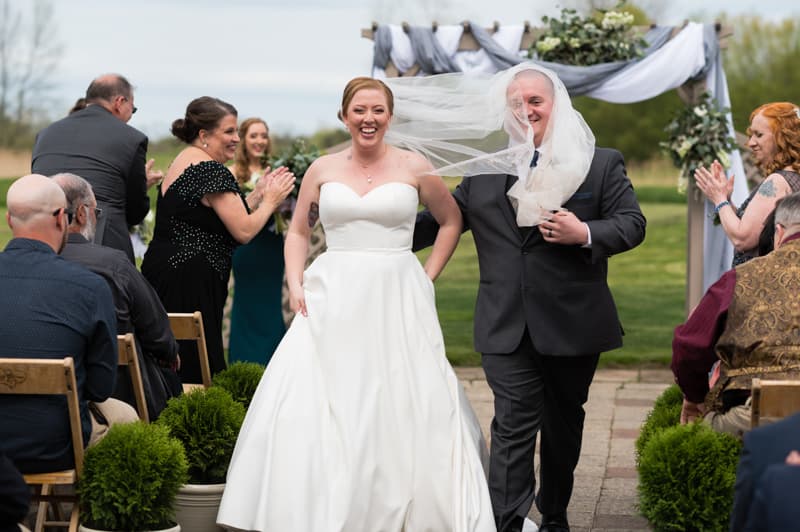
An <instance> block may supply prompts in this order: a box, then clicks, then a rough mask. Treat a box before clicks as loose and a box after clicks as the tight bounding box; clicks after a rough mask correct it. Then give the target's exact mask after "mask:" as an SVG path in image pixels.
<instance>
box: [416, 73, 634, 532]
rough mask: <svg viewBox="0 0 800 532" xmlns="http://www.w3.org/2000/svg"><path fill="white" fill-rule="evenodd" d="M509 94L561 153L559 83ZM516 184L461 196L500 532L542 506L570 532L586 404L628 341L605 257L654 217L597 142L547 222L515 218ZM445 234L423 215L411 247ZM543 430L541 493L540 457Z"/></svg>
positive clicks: (467, 190) (629, 244) (618, 161)
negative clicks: (488, 394) (574, 186)
mask: <svg viewBox="0 0 800 532" xmlns="http://www.w3.org/2000/svg"><path fill="white" fill-rule="evenodd" d="M512 92H513V94H514V95H515V102H517V106H519V101H521V102H522V104H521V108H520V110H519V111H518V112H519V113H524V115H525V117H524V119H526V120H527V122H528V123H529V124H530V126H531V128H532V129H533V142H534V145H535V146H537V147H539V149H540V152H542V151H544V155H545V156H546V155H547V153H546V152H547V150H553V152H557V150H559V149H560V147H559V146H558V145H553V144H554V142H550V139H549V138H546V136H545V133H546V131H548V124H549V123H551V122H555V121H558V120H559V119H560V117H559V116H557V115H556V114H555V113H554V112H553V111H554V105H553V103H554V98H555V90H554V85H553V81H552V80H551V78H549V77H548V76H547V75H545V74H544V73H543V72H540V71H538V70H535V69H528V70H521V71H520V72H518V73H517V74H516V76H515V77H514V78H513V79H512V81H511V83H510V84H509V86H508V89H507V93H506V95H507V97H509V98H510V96H511V94H512ZM563 94H564V95H565V96H563V97H562V98H563V99H564V100H566V102H565V103H566V105H565V103H564V102H562V103H560V105H558V106H556V107H555V108H556V109H560V111H559V112H561V113H575V111H574V110H573V109H572V106H571V105H570V104H569V98H568V97H567V96H566V92H565V91H563ZM509 103H510V102H509ZM543 140H544V141H545V143H544V146H543ZM588 149H589V150H591V149H592V148H591V146H590V147H589V148H588ZM540 152H537V153H536V155H535V156H534V160H533V162H532V163H531V166H534V165H535V164H536V160H537V159H539V158H540V157H539V156H540V155H542V153H540ZM588 156H589V157H591V153H589V154H588ZM587 160H588V159H587ZM517 179H518V178H517V176H512V175H480V176H473V177H466V178H464V179H463V181H462V182H461V184H460V185H459V186H458V187H457V188H456V190H455V192H454V196H455V199H456V201H457V202H458V205H459V207H460V208H461V212H462V214H463V218H464V230H465V231H466V230H472V234H473V237H474V240H475V247H476V249H477V253H478V263H479V266H480V285H479V289H478V297H477V302H476V305H475V321H474V342H475V350H476V351H479V352H480V353H482V365H483V369H484V371H485V373H486V378H487V381H488V383H489V386H490V387H491V388H492V391H493V392H494V398H495V402H494V407H495V417H494V419H493V421H492V426H491V438H492V439H491V458H490V466H489V490H490V493H491V499H492V506H493V509H494V514H495V520H496V522H497V529H498V532H512V531H520V530H522V525H523V521H524V517H525V516H526V515H527V514H528V511H529V510H530V507H531V504H533V503H534V502H535V503H536V506H537V508H538V510H539V511H540V512H541V514H542V523H541V527H540V530H541V531H542V532H548V531H551V532H552V531H568V530H569V524H568V522H567V506H568V505H569V500H570V496H571V494H572V486H573V472H574V470H575V467H576V465H577V463H578V457H579V455H580V448H581V438H582V433H583V421H584V416H585V413H584V410H583V404H584V403H585V402H586V399H587V396H588V393H589V385H590V384H591V382H592V378H593V376H594V372H595V369H596V367H597V361H598V359H599V356H600V353H601V352H603V351H608V350H611V349H615V348H617V347H620V346H621V345H622V327H621V325H620V322H619V319H618V317H617V310H616V307H615V305H614V300H613V298H612V296H611V292H610V290H609V288H608V285H607V281H606V275H607V271H608V257H609V256H611V255H614V254H616V253H621V252H623V251H627V250H629V249H631V248H633V247H635V246H637V245H638V244H639V243H641V242H642V240H643V239H644V234H645V223H646V222H645V218H644V216H643V215H642V212H641V210H640V209H639V205H638V203H637V201H636V196H635V194H634V192H633V188H632V186H631V183H630V181H629V180H628V178H627V176H626V174H625V166H624V161H623V158H622V155H621V154H620V153H619V152H618V151H615V150H611V149H605V148H595V149H594V156H593V158H592V159H591V165H590V167H589V170H588V174H587V175H586V178H585V180H584V181H583V183H582V184H581V185H580V187H579V188H578V190H577V191H576V192H575V194H574V195H572V196H571V197H570V198H569V199H567V201H566V202H564V203H563V206H562V207H563V208H562V209H561V210H560V211H557V212H553V213H551V214H548V215H547V218H546V219H545V221H543V222H541V223H539V224H538V225H534V226H529V227H520V226H519V225H518V223H517V217H516V215H515V208H514V206H512V203H511V202H510V201H509V199H508V197H507V195H506V193H507V192H508V190H509V189H510V188H511V187H512V186H513V185H514V183H515V182H517ZM520 208H523V207H520ZM437 229H438V228H437V226H436V222H435V220H434V219H433V217H432V216H430V213H428V212H427V211H425V212H423V213H421V214H420V215H419V216H418V218H417V225H416V228H415V233H414V249H420V248H423V247H427V246H429V245H431V244H432V242H433V240H434V239H435V236H436V231H437ZM540 432H541V438H542V440H541V468H540V480H539V481H540V486H539V491H538V493H536V491H535V484H536V479H535V477H534V465H533V455H534V449H535V446H536V437H537V434H539V433H540ZM534 495H535V496H534Z"/></svg>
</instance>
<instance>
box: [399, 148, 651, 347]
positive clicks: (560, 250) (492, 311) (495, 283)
mask: <svg viewBox="0 0 800 532" xmlns="http://www.w3.org/2000/svg"><path fill="white" fill-rule="evenodd" d="M507 177H508V176H504V175H482V176H472V177H466V178H464V180H463V181H462V182H461V184H460V185H459V186H458V187H457V188H456V191H455V192H454V196H455V199H456V201H457V203H458V205H459V207H460V208H461V213H462V215H463V218H464V230H468V229H469V230H471V231H472V235H473V237H474V239H475V247H476V249H477V252H478V263H479V267H480V286H479V288H478V297H477V301H476V303H475V318H474V323H475V326H474V327H475V329H474V342H475V350H476V351H478V352H482V353H510V352H512V351H513V350H514V349H515V348H516V347H517V345H519V342H520V339H521V338H522V334H523V332H524V331H525V328H526V327H527V328H528V330H529V331H530V333H531V339H532V341H533V345H534V347H535V349H536V350H537V351H539V352H540V353H544V354H551V355H587V354H595V353H599V352H602V351H607V350H610V349H614V348H616V347H619V346H620V345H622V328H621V326H620V323H619V319H618V317H617V310H616V306H615V304H614V300H613V298H612V296H611V292H610V290H609V288H608V284H607V281H606V277H607V271H608V257H609V256H611V255H613V254H615V253H620V252H622V251H626V250H628V249H631V248H633V247H635V246H636V245H638V244H639V243H640V242H641V241H642V240H643V239H644V233H645V224H646V222H645V218H644V216H643V215H642V212H641V210H640V209H639V204H638V203H637V201H636V195H635V194H634V192H633V187H632V186H631V183H630V180H629V179H628V177H627V175H626V174H625V164H624V160H623V158H622V154H621V153H619V152H618V151H616V150H610V149H604V148H597V149H595V155H594V159H593V160H592V164H591V167H590V169H589V173H588V175H587V177H586V180H585V181H584V183H583V184H582V185H581V186H580V188H578V190H577V191H576V192H575V194H574V195H573V196H572V197H571V198H570V199H569V200H567V202H565V203H564V205H563V206H564V207H565V208H566V209H568V210H570V211H572V212H573V213H575V215H576V216H577V217H578V218H579V219H580V220H582V221H584V222H586V223H587V224H588V225H589V228H590V231H591V238H592V245H591V248H584V247H581V246H577V245H576V246H564V245H560V244H550V243H547V242H545V241H544V239H543V238H542V236H541V234H540V233H539V231H538V229H537V228H533V229H532V230H531V231H530V232H528V234H527V236H523V232H521V231H520V229H519V227H518V226H517V223H516V217H515V213H514V209H513V208H512V206H511V203H510V202H509V200H508V197H507V196H506V182H507ZM512 177H513V176H512ZM513 179H516V178H515V177H513ZM437 231H438V225H437V224H436V221H435V220H434V219H433V217H432V216H431V215H430V213H429V212H427V211H425V212H423V213H421V214H420V215H419V216H418V218H417V225H416V227H415V232H414V248H415V249H420V248H422V247H426V246H428V245H431V244H432V243H433V241H434V239H435V238H436V232H437Z"/></svg>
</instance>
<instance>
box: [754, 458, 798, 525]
mask: <svg viewBox="0 0 800 532" xmlns="http://www.w3.org/2000/svg"><path fill="white" fill-rule="evenodd" d="M798 491H800V466H796V465H787V464H772V465H771V466H769V467H767V469H766V471H764V474H763V475H761V480H759V481H758V484H757V486H756V492H755V496H754V497H753V503H752V505H751V507H750V513H749V515H748V518H747V526H745V530H746V531H748V532H751V531H752V532H770V531H774V530H797V529H798V528H800V505H798V504H797V493H798Z"/></svg>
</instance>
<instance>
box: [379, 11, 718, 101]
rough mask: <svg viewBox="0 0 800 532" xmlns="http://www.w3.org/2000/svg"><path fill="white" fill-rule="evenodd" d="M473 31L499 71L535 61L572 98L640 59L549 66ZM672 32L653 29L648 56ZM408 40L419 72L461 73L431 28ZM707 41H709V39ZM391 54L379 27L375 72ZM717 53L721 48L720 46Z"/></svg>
mask: <svg viewBox="0 0 800 532" xmlns="http://www.w3.org/2000/svg"><path fill="white" fill-rule="evenodd" d="M469 28H470V31H471V32H472V35H473V37H475V40H476V41H477V42H478V44H479V45H480V46H481V48H483V50H484V52H486V54H487V55H488V56H489V59H490V60H491V61H492V63H493V64H494V65H495V67H497V69H498V70H505V69H507V68H509V67H512V66H514V65H516V64H518V63H521V62H523V61H532V62H534V63H536V64H539V65H541V66H543V67H546V68H549V69H551V70H553V71H554V72H555V73H556V74H558V77H559V78H561V80H562V81H563V82H564V85H565V86H566V87H567V90H568V91H569V93H570V96H580V95H582V94H586V93H588V92H591V91H592V90H594V89H595V88H597V87H599V86H600V85H602V84H603V83H604V82H605V81H606V79H608V78H609V77H610V76H612V75H614V74H616V73H617V72H619V71H620V70H622V69H624V68H625V67H626V66H628V65H630V64H632V63H634V62H635V61H637V60H638V59H634V60H631V61H615V62H613V63H602V64H599V65H592V66H574V65H563V64H561V63H550V62H547V61H537V60H530V59H526V58H524V57H521V56H518V55H514V54H513V53H511V52H508V51H507V50H505V49H504V48H503V47H502V46H500V45H499V44H497V42H496V41H495V40H494V39H492V37H491V35H489V32H488V31H486V30H485V29H484V28H482V27H480V26H478V25H477V24H474V23H472V22H470V23H469ZM711 30H712V34H713V37H714V43H716V34H714V33H713V26H711ZM671 32H672V28H671V27H665V26H655V27H653V28H651V29H650V30H649V31H648V32H647V33H646V34H645V35H644V39H645V41H647V43H648V47H647V49H645V51H644V54H645V56H647V55H650V54H651V53H653V52H655V51H656V50H658V49H659V48H661V46H663V45H664V44H665V43H666V42H667V41H668V40H669V38H670V34H671ZM408 37H409V39H410V41H411V47H412V49H413V50H414V57H415V58H416V60H417V63H418V64H419V65H420V70H421V71H422V72H424V73H426V74H441V73H444V72H458V71H459V69H458V67H457V66H456V65H455V64H454V63H453V61H452V60H451V59H450V58H449V57H448V56H447V54H446V53H445V52H444V50H443V49H442V47H441V46H440V45H439V42H438V41H437V40H436V37H435V35H434V33H433V30H432V29H431V28H423V27H420V26H411V27H410V28H409V29H408ZM706 40H708V39H706ZM710 46H712V45H709V44H707V45H706V55H707V56H708V54H709V53H711V51H710ZM391 51H392V36H391V31H390V30H389V27H388V26H385V25H382V26H379V27H378V29H377V31H376V32H375V52H374V59H373V63H372V64H373V66H374V67H375V68H384V67H385V66H386V64H387V63H388V62H389V58H390V55H391ZM717 51H718V45H717Z"/></svg>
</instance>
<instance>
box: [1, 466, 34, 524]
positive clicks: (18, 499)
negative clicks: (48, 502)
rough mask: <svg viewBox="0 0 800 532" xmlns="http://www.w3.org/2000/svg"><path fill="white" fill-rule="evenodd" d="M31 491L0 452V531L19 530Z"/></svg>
mask: <svg viewBox="0 0 800 532" xmlns="http://www.w3.org/2000/svg"><path fill="white" fill-rule="evenodd" d="M30 504H31V491H30V488H29V487H28V486H27V484H25V479H23V478H22V474H21V473H20V472H19V471H18V470H17V468H16V467H14V464H13V463H12V462H11V460H9V459H8V457H7V456H6V455H5V454H3V453H2V452H0V531H2V532H5V531H14V532H16V531H19V530H20V528H19V525H18V523H21V522H22V520H23V519H25V516H27V515H28V507H29V506H30Z"/></svg>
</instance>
